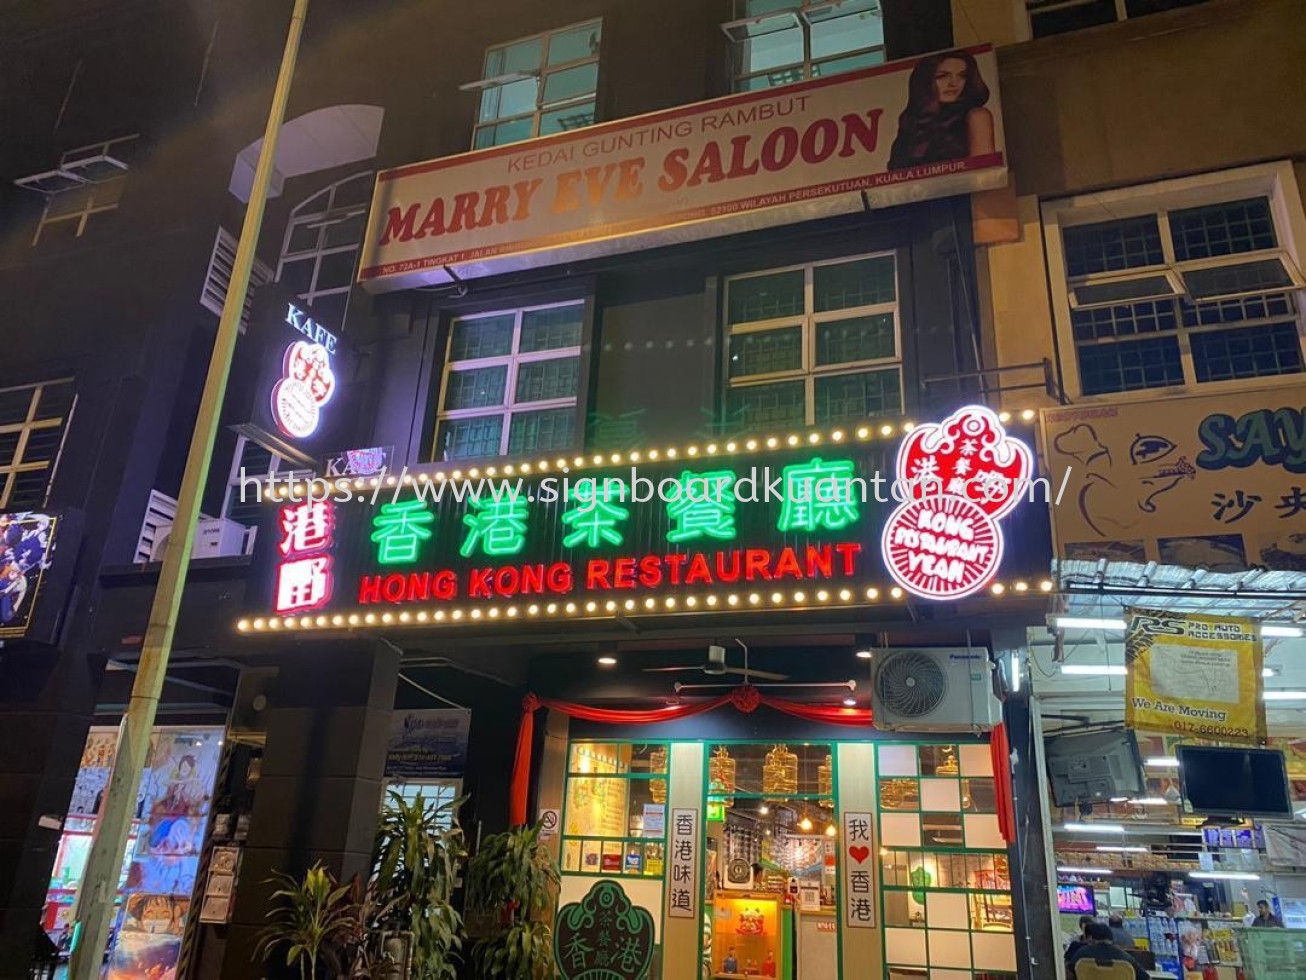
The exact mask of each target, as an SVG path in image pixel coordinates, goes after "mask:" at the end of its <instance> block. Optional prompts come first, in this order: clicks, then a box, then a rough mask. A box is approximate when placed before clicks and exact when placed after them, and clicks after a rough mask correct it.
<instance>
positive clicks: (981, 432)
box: [880, 405, 1034, 599]
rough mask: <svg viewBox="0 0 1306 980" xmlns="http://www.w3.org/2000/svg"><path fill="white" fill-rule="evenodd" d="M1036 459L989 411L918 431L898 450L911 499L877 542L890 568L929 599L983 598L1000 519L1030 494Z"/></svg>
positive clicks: (997, 559) (970, 411) (997, 560)
mask: <svg viewBox="0 0 1306 980" xmlns="http://www.w3.org/2000/svg"><path fill="white" fill-rule="evenodd" d="M1033 468H1034V457H1033V454H1032V453H1031V452H1030V451H1029V447H1028V446H1026V445H1025V444H1024V443H1022V442H1019V441H1018V440H1015V439H1012V438H1010V437H1009V436H1008V435H1007V432H1006V430H1005V429H1004V428H1003V426H1002V423H1001V421H1000V420H999V419H998V417H997V416H996V415H994V414H993V412H991V411H989V410H988V409H987V408H983V407H980V406H977V405H973V406H970V407H967V408H963V409H960V410H958V411H956V412H954V413H953V414H952V415H950V416H948V418H946V419H945V420H944V421H943V422H940V423H938V424H933V423H931V424H927V425H921V426H917V427H916V428H915V429H914V430H913V431H912V433H911V435H910V436H908V437H907V438H906V439H904V440H903V443H902V445H901V446H899V447H898V461H897V473H896V476H897V485H898V486H899V487H903V488H906V490H907V497H908V499H907V501H906V502H905V503H903V504H902V505H901V506H899V507H898V508H897V509H896V510H895V511H894V512H893V513H892V514H891V515H890V517H889V520H888V522H887V523H886V524H885V526H884V532H883V534H882V535H881V538H880V550H881V555H882V557H883V559H884V564H885V567H886V568H887V569H888V570H889V574H890V575H891V576H893V579H894V581H896V582H897V583H898V584H899V585H900V586H902V587H903V588H904V589H906V590H907V591H908V592H910V593H912V594H913V595H917V596H920V597H922V598H926V599H960V598H962V597H964V596H968V595H971V594H973V593H975V592H978V591H979V590H980V589H982V588H984V587H985V586H986V585H988V584H989V583H990V582H991V581H992V580H993V577H994V576H995V575H996V574H997V571H998V566H999V565H1000V564H1001V562H1002V547H1003V541H1002V529H1001V528H1000V527H999V526H998V523H997V521H998V518H1000V517H1002V516H1003V515H1005V514H1007V513H1009V512H1010V511H1011V510H1012V508H1014V507H1015V506H1016V504H1018V503H1019V502H1020V498H1021V494H1022V493H1024V492H1026V491H1027V490H1028V488H1029V477H1030V474H1031V473H1032V472H1033Z"/></svg>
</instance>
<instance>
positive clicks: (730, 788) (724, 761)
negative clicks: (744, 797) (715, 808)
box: [707, 745, 736, 807]
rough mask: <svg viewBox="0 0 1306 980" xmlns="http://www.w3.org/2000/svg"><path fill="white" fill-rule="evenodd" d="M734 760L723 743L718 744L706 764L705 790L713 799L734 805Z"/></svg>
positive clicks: (729, 805) (726, 804)
mask: <svg viewBox="0 0 1306 980" xmlns="http://www.w3.org/2000/svg"><path fill="white" fill-rule="evenodd" d="M735 767H736V763H735V760H734V759H732V758H730V753H729V752H727V751H726V747H725V746H724V745H718V746H717V748H716V751H715V752H713V753H712V758H711V759H710V760H709V761H708V764H707V792H708V796H709V797H710V798H712V799H713V800H714V801H719V802H721V803H723V804H724V805H725V806H728V807H732V806H734V805H735V798H734V795H733V794H734V792H735Z"/></svg>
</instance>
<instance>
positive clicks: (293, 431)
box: [272, 303, 337, 439]
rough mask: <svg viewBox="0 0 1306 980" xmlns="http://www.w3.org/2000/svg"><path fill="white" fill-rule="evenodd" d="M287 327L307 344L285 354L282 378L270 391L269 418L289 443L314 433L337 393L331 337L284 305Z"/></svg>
mask: <svg viewBox="0 0 1306 980" xmlns="http://www.w3.org/2000/svg"><path fill="white" fill-rule="evenodd" d="M286 323H287V324H289V325H290V326H291V327H293V328H294V329H295V330H297V331H298V332H299V333H302V334H304V336H306V337H308V338H309V339H308V340H296V341H294V342H293V343H291V344H290V345H289V346H288V347H287V348H286V350H285V354H284V355H283V356H282V362H281V378H280V379H279V380H278V381H277V383H276V384H275V385H273V387H272V418H273V419H274V420H275V421H276V423H277V428H278V429H280V430H281V431H282V432H283V433H284V434H285V435H288V436H290V437H291V438H292V439H306V438H308V437H309V436H311V435H312V434H313V433H314V432H316V431H317V429H318V425H319V423H320V422H321V418H322V406H323V405H325V404H326V403H327V402H328V401H330V400H331V396H332V395H333V394H334V393H335V390H336V376H335V373H334V372H333V371H332V370H331V355H332V354H333V353H335V350H336V346H337V341H336V337H335V335H334V334H332V333H331V332H330V331H328V330H327V329H326V328H325V327H323V326H322V325H321V324H319V323H317V322H316V321H315V320H313V318H312V317H310V316H309V315H308V314H307V313H305V312H304V311H303V310H301V309H299V307H297V306H295V305H294V304H293V303H288V304H287V311H286Z"/></svg>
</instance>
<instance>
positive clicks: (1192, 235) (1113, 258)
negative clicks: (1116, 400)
mask: <svg viewBox="0 0 1306 980" xmlns="http://www.w3.org/2000/svg"><path fill="white" fill-rule="evenodd" d="M1061 245H1062V255H1063V265H1064V269H1065V276H1066V299H1067V304H1068V307H1069V324H1070V329H1071V333H1072V335H1073V338H1074V347H1075V354H1076V357H1077V359H1078V368H1079V383H1080V390H1081V392H1082V393H1083V394H1084V395H1103V394H1112V393H1116V392H1124V391H1134V390H1138V389H1146V388H1165V387H1172V386H1177V385H1187V384H1205V383H1209V382H1216V381H1240V380H1247V379H1251V378H1263V377H1269V376H1277V375H1291V374H1299V373H1301V372H1302V370H1303V355H1302V338H1301V328H1300V324H1301V314H1300V304H1299V298H1298V297H1297V296H1296V295H1294V291H1295V290H1298V289H1299V288H1300V287H1301V275H1300V273H1299V271H1298V270H1297V267H1296V265H1295V263H1294V262H1293V259H1292V257H1291V256H1290V255H1289V254H1288V252H1287V251H1286V250H1285V249H1284V248H1283V238H1282V236H1281V233H1280V231H1279V229H1278V228H1277V227H1276V223H1275V217H1274V209H1273V204H1272V201H1271V199H1270V198H1269V197H1268V196H1259V197H1247V198H1242V197H1240V198H1238V199H1235V200H1217V201H1213V202H1212V203H1204V204H1200V205H1197V206H1193V207H1184V208H1175V209H1157V210H1155V211H1149V212H1147V213H1143V214H1129V215H1124V216H1120V217H1114V218H1111V219H1109V220H1105V221H1090V222H1088V223H1084V224H1073V223H1072V224H1067V223H1066V221H1065V213H1064V212H1062V223H1061Z"/></svg>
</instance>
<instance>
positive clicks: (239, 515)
mask: <svg viewBox="0 0 1306 980" xmlns="http://www.w3.org/2000/svg"><path fill="white" fill-rule="evenodd" d="M312 475H313V472H312V471H311V470H296V469H295V464H294V463H292V462H291V461H290V460H288V459H286V458H285V457H284V456H280V455H278V454H277V453H274V452H272V451H271V450H269V449H266V448H264V447H263V446H260V445H259V444H258V443H257V442H254V441H253V440H252V439H249V438H247V437H246V436H240V437H238V438H237V439H236V452H235V454H234V455H233V456H232V458H231V472H230V473H228V474H227V491H226V494H225V496H224V497H223V501H222V516H223V517H225V518H227V519H228V520H232V521H236V522H237V523H239V524H244V525H245V526H246V527H256V526H257V525H258V522H259V518H260V517H261V516H262V514H263V507H262V505H261V504H260V501H259V492H258V490H257V489H256V488H255V487H254V486H253V485H252V484H243V481H244V480H261V481H267V480H269V479H271V478H273V477H275V478H276V479H277V480H278V481H281V480H290V479H299V478H308V477H311V476H312ZM242 484H243V485H242ZM247 544H248V545H249V546H250V547H252V546H253V544H254V542H253V540H252V539H251V540H250V541H249V542H247Z"/></svg>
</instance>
